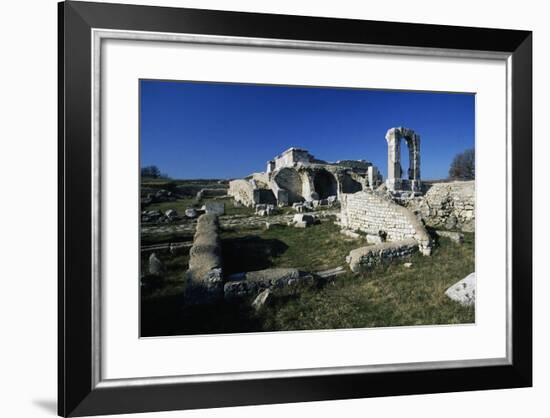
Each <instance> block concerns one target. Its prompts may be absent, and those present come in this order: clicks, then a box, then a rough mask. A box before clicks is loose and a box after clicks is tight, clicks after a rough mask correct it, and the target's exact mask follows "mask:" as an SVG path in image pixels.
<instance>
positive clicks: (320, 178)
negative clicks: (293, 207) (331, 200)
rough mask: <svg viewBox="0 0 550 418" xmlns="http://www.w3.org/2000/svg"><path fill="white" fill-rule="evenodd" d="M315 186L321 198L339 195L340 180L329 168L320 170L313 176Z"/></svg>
mask: <svg viewBox="0 0 550 418" xmlns="http://www.w3.org/2000/svg"><path fill="white" fill-rule="evenodd" d="M313 186H314V188H315V191H316V192H317V194H318V195H319V199H326V198H327V197H329V196H337V195H338V182H337V181H336V177H334V174H332V173H330V172H329V171H327V170H324V169H322V170H318V171H316V172H315V174H314V177H313Z"/></svg>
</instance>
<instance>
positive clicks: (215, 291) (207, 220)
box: [184, 214, 223, 305]
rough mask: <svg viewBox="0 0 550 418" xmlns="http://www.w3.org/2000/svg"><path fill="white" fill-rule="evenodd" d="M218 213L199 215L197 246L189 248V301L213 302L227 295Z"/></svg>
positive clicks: (187, 284)
mask: <svg viewBox="0 0 550 418" xmlns="http://www.w3.org/2000/svg"><path fill="white" fill-rule="evenodd" d="M218 228H219V221H218V216H217V215H214V214H205V215H202V216H200V217H199V218H198V220H197V228H196V232H195V236H194V239H193V246H192V247H191V249H190V250H189V269H188V270H187V272H186V283H185V295H184V296H185V303H186V304H191V305H193V304H200V303H211V302H216V301H218V300H221V299H223V273H222V258H221V243H220V237H219V234H218Z"/></svg>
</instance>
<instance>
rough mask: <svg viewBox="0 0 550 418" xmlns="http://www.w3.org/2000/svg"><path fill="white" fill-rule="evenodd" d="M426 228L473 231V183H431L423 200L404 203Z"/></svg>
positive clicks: (416, 198)
mask: <svg viewBox="0 0 550 418" xmlns="http://www.w3.org/2000/svg"><path fill="white" fill-rule="evenodd" d="M405 206H406V207H408V208H409V209H411V210H412V211H413V212H414V213H416V215H417V216H418V217H419V218H420V219H422V220H423V221H424V222H425V224H426V225H428V226H431V227H434V228H443V229H453V230H454V229H458V230H462V231H465V232H474V230H475V181H473V180H472V181H454V182H450V183H434V184H432V185H431V187H429V189H428V191H427V192H426V193H425V194H424V196H418V197H415V198H413V199H411V200H408V201H407V202H405Z"/></svg>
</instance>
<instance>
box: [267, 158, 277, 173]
mask: <svg viewBox="0 0 550 418" xmlns="http://www.w3.org/2000/svg"><path fill="white" fill-rule="evenodd" d="M273 170H275V161H273V160H271V161H268V162H267V170H266V172H267V174H269V173H271V172H272V171H273Z"/></svg>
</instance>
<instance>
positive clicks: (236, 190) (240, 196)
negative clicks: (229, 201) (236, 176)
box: [227, 180, 259, 207]
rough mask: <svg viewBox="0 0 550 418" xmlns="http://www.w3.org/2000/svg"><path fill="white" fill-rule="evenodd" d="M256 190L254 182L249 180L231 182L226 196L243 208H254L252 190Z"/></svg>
mask: <svg viewBox="0 0 550 418" xmlns="http://www.w3.org/2000/svg"><path fill="white" fill-rule="evenodd" d="M256 188H257V186H256V184H255V182H253V181H249V180H232V181H230V182H229V190H228V191H227V194H228V195H229V196H232V197H233V198H234V199H235V201H236V202H239V203H240V204H242V205H244V206H249V207H250V206H254V204H255V203H259V202H256V201H255V196H254V190H255V189H256Z"/></svg>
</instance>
